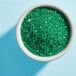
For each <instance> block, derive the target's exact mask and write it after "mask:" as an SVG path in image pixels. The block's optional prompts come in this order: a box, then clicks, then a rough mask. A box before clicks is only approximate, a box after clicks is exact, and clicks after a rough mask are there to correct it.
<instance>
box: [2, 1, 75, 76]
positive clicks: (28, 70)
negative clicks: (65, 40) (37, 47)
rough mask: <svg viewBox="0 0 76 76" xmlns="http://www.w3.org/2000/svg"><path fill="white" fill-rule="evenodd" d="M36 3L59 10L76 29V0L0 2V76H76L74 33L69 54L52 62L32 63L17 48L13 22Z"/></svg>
mask: <svg viewBox="0 0 76 76" xmlns="http://www.w3.org/2000/svg"><path fill="white" fill-rule="evenodd" d="M38 3H50V4H54V5H58V6H60V7H62V8H63V10H66V12H67V13H68V14H69V15H70V17H71V20H72V23H73V27H74V28H76V8H75V7H76V0H0V76H76V31H74V42H73V44H72V46H71V47H70V49H69V51H68V52H67V53H66V54H65V55H64V56H63V57H61V58H59V59H57V60H55V61H50V62H38V61H35V60H32V59H30V58H29V57H27V56H26V55H25V54H24V53H23V52H22V51H21V49H20V48H19V46H18V43H17V40H16V24H17V21H18V19H19V17H20V15H21V14H22V13H23V12H24V10H25V9H27V8H28V7H31V6H32V5H35V4H38ZM74 30H75V29H74Z"/></svg>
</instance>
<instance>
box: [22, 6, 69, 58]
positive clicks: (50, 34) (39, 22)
mask: <svg viewBox="0 0 76 76" xmlns="http://www.w3.org/2000/svg"><path fill="white" fill-rule="evenodd" d="M69 25H70V24H69V21H68V19H67V18H66V16H65V15H64V14H63V13H62V12H60V11H59V10H58V9H55V8H50V7H37V8H35V9H33V10H32V11H30V12H29V13H28V14H27V15H26V16H25V18H24V19H23V21H22V24H21V38H22V41H23V44H24V46H25V47H26V48H27V49H28V51H30V52H31V53H33V54H34V55H37V56H41V57H48V56H53V55H56V54H58V53H60V52H61V51H62V50H63V49H64V48H65V47H66V46H67V44H68V42H69V39H70V27H69Z"/></svg>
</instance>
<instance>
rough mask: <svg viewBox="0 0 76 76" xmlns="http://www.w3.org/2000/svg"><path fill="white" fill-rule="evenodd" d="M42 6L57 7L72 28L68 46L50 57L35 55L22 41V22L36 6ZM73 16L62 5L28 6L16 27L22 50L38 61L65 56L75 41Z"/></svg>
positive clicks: (38, 5) (39, 5)
mask: <svg viewBox="0 0 76 76" xmlns="http://www.w3.org/2000/svg"><path fill="white" fill-rule="evenodd" d="M41 6H48V7H53V8H56V9H58V10H59V11H61V12H62V13H63V14H64V15H65V16H66V17H67V19H68V21H69V23H70V29H71V38H70V40H69V43H68V44H67V46H66V48H64V50H63V51H61V52H60V53H58V54H56V55H53V56H50V57H41V56H37V55H34V54H33V53H31V52H30V51H28V49H27V48H26V47H25V46H24V44H23V41H22V38H21V34H20V28H21V23H22V21H23V19H24V17H25V16H26V15H27V14H28V13H29V12H30V11H31V10H32V9H34V8H36V7H41ZM70 19H71V18H70V17H69V16H68V15H67V13H65V12H64V10H62V9H61V8H60V7H58V6H57V5H55V6H54V5H51V4H37V5H34V6H32V7H30V8H28V9H27V10H25V12H24V13H23V14H22V16H21V17H20V19H19V21H18V24H17V29H16V35H17V41H18V43H19V46H20V47H21V49H22V51H23V52H24V53H25V54H26V55H28V56H29V57H31V58H33V59H35V60H38V61H50V60H54V59H57V58H59V57H61V56H63V55H64V54H65V53H66V52H67V51H68V49H69V48H70V47H71V44H72V41H73V27H72V22H71V20H70Z"/></svg>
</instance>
